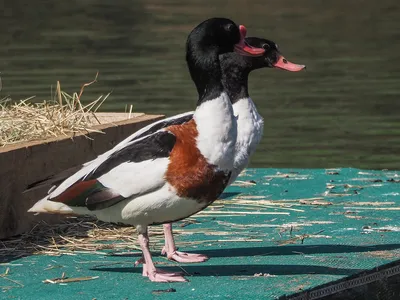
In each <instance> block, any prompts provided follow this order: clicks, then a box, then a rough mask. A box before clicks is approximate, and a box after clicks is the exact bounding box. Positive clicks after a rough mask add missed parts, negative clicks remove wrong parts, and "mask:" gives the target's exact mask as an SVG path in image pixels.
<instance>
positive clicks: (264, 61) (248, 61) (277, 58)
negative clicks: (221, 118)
mask: <svg viewBox="0 0 400 300" xmlns="http://www.w3.org/2000/svg"><path fill="white" fill-rule="evenodd" d="M245 40H246V42H247V44H249V45H250V46H252V47H255V48H262V49H264V50H265V52H264V54H263V55H262V56H258V57H249V56H240V55H237V54H235V53H225V54H223V55H220V56H219V59H220V63H221V69H222V74H223V76H222V77H223V79H222V82H223V85H224V88H225V90H226V91H227V92H228V95H229V97H230V99H231V101H232V103H234V102H236V101H238V100H239V99H242V98H245V97H249V94H248V77H249V73H250V72H251V71H253V70H256V69H261V68H278V69H284V70H287V71H292V72H296V71H301V70H303V69H305V66H304V65H297V64H294V63H291V62H289V61H287V60H286V59H285V58H284V57H283V56H282V54H281V53H280V51H279V49H278V45H277V44H276V43H275V42H273V41H271V40H267V39H262V38H257V37H248V38H246V39H245Z"/></svg>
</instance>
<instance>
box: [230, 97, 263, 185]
mask: <svg viewBox="0 0 400 300" xmlns="http://www.w3.org/2000/svg"><path fill="white" fill-rule="evenodd" d="M233 111H234V115H235V116H237V140H236V146H235V148H236V149H235V161H234V170H233V172H232V175H231V179H230V183H232V182H233V181H234V180H235V179H236V177H237V176H238V175H239V173H240V172H241V171H242V170H243V169H244V168H245V167H246V166H247V164H248V163H249V159H250V156H251V155H252V154H253V153H254V151H255V150H256V147H257V145H258V144H259V143H260V140H261V137H262V134H263V128H264V120H263V118H262V117H261V116H260V114H259V113H258V112H257V108H256V106H255V104H254V103H253V101H252V100H251V98H249V97H245V98H242V99H240V100H238V101H236V102H235V103H234V104H233Z"/></svg>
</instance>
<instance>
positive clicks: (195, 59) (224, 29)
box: [186, 18, 264, 101]
mask: <svg viewBox="0 0 400 300" xmlns="http://www.w3.org/2000/svg"><path fill="white" fill-rule="evenodd" d="M245 36H246V28H245V27H244V26H243V25H240V26H238V25H236V24H235V23H234V22H233V21H232V20H229V19H225V18H212V19H208V20H206V21H204V22H202V23H200V24H199V25H198V26H196V28H194V29H193V30H192V32H191V33H190V34H189V37H188V39H187V43H186V61H187V64H188V67H189V71H190V75H191V77H192V79H193V81H194V82H195V84H196V87H197V90H198V93H199V99H200V100H201V99H203V100H201V101H204V97H206V98H207V99H209V100H210V99H214V98H216V97H218V96H219V95H220V94H221V92H222V91H223V87H222V83H221V79H222V74H221V67H220V64H219V59H218V55H220V54H224V53H229V52H233V51H235V52H236V53H238V54H240V55H250V56H260V55H262V54H263V53H264V50H263V49H256V48H252V47H249V46H247V45H246V43H245V41H244V38H245ZM207 99H205V100H207Z"/></svg>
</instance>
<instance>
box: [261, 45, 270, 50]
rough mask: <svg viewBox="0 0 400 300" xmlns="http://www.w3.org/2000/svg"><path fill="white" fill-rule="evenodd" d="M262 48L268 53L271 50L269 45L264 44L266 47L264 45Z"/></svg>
mask: <svg viewBox="0 0 400 300" xmlns="http://www.w3.org/2000/svg"><path fill="white" fill-rule="evenodd" d="M262 47H263V49H264V50H265V51H267V50H269V48H271V47H270V46H269V45H268V44H264V45H262Z"/></svg>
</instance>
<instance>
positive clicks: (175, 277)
mask: <svg viewBox="0 0 400 300" xmlns="http://www.w3.org/2000/svg"><path fill="white" fill-rule="evenodd" d="M141 229H142V228H141ZM141 231H142V232H140V231H139V232H140V233H139V243H140V247H141V248H142V252H143V258H142V259H141V260H142V261H143V276H147V277H149V279H150V280H151V281H155V282H176V281H180V282H182V281H187V280H186V279H185V277H183V276H181V275H180V273H167V272H165V271H162V270H159V269H156V267H155V266H154V263H153V259H152V257H151V253H150V249H149V236H148V234H147V228H146V229H145V230H141ZM139 261H140V260H139Z"/></svg>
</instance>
